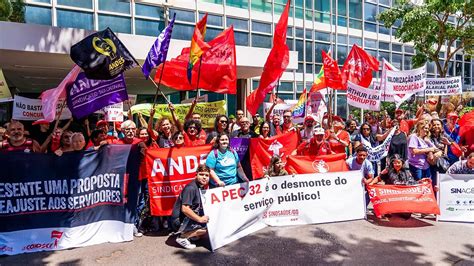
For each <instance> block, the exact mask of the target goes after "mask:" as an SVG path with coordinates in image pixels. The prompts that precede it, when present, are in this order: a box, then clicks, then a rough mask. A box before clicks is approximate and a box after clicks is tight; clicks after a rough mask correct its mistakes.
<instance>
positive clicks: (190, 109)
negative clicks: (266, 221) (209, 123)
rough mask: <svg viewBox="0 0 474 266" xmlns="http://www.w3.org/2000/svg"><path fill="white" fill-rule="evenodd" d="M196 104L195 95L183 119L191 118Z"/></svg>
mask: <svg viewBox="0 0 474 266" xmlns="http://www.w3.org/2000/svg"><path fill="white" fill-rule="evenodd" d="M196 104H197V97H196V98H194V100H193V103H192V104H191V108H189V111H188V113H187V114H186V116H185V117H184V121H188V120H189V119H191V117H192V116H193V113H194V109H195V108H196Z"/></svg>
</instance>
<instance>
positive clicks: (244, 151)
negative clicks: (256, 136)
mask: <svg viewBox="0 0 474 266" xmlns="http://www.w3.org/2000/svg"><path fill="white" fill-rule="evenodd" d="M230 146H231V147H232V149H234V150H235V152H237V155H239V161H241V162H242V161H243V160H244V158H245V156H246V155H247V156H248V151H249V146H250V139H249V138H231V139H230Z"/></svg>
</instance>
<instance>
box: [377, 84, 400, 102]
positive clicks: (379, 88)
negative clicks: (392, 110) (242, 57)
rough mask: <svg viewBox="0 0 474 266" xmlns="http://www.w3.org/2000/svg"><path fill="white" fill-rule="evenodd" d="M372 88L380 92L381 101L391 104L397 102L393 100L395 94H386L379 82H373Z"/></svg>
mask: <svg viewBox="0 0 474 266" xmlns="http://www.w3.org/2000/svg"><path fill="white" fill-rule="evenodd" d="M372 88H373V89H374V90H376V91H380V101H382V102H390V103H393V102H395V99H394V98H393V94H388V93H386V92H385V90H382V86H380V84H379V83H378V82H373V83H372Z"/></svg>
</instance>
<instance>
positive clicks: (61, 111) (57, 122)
mask: <svg viewBox="0 0 474 266" xmlns="http://www.w3.org/2000/svg"><path fill="white" fill-rule="evenodd" d="M65 105H66V99H64V101H63V103H62V104H61V109H59V114H58V115H57V117H56V123H54V128H53V132H54V131H56V129H57V128H58V124H59V118H60V117H61V114H62V113H63V110H64V106H65Z"/></svg>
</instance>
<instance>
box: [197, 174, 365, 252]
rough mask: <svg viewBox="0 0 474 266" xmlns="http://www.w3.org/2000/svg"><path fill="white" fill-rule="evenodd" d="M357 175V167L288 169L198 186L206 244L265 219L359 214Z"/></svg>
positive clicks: (285, 221) (325, 219)
mask: <svg viewBox="0 0 474 266" xmlns="http://www.w3.org/2000/svg"><path fill="white" fill-rule="evenodd" d="M361 180H362V173H361V172H360V171H352V172H344V173H326V174H306V175H296V176H289V175H288V176H278V177H272V178H269V179H267V178H264V179H260V180H256V181H251V182H249V183H242V184H237V185H232V186H226V187H223V188H222V187H221V188H215V189H210V190H205V191H202V196H201V197H202V202H203V205H204V213H205V214H206V215H208V216H209V223H208V224H207V228H208V232H209V239H210V242H211V247H212V249H213V250H215V249H218V248H220V247H222V246H224V245H226V244H229V243H231V242H233V241H235V240H237V239H239V238H241V237H244V236H246V235H249V234H251V233H253V232H256V231H258V230H260V229H262V228H264V227H266V226H268V225H269V226H287V225H303V224H316V223H330V222H339V221H348V220H356V219H363V218H364V217H365V203H364V190H363V187H362V185H361ZM223 225H225V226H223Z"/></svg>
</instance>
